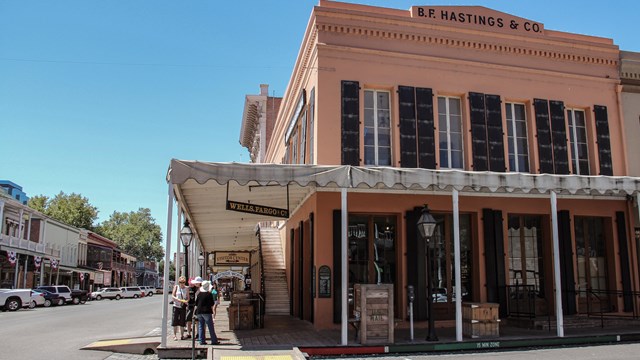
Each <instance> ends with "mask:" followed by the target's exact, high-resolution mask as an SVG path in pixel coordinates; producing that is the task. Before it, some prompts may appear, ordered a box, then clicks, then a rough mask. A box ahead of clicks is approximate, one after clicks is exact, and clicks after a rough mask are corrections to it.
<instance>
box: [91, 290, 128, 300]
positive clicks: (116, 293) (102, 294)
mask: <svg viewBox="0 0 640 360" xmlns="http://www.w3.org/2000/svg"><path fill="white" fill-rule="evenodd" d="M122 297H123V296H122V290H120V289H119V288H116V287H109V288H103V289H100V290H98V291H94V292H92V293H91V299H93V300H102V299H109V300H113V299H116V300H120V299H121V298H122Z"/></svg>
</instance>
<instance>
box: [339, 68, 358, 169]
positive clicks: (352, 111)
mask: <svg viewBox="0 0 640 360" xmlns="http://www.w3.org/2000/svg"><path fill="white" fill-rule="evenodd" d="M342 165H352V166H358V165H360V85H359V83H358V82H357V81H346V80H343V81H342Z"/></svg>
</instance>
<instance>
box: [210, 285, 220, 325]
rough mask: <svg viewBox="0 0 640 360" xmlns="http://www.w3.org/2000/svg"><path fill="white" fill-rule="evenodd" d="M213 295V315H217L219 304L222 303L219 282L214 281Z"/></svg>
mask: <svg viewBox="0 0 640 360" xmlns="http://www.w3.org/2000/svg"><path fill="white" fill-rule="evenodd" d="M212 286H213V288H212V289H211V295H212V296H213V317H214V318H215V317H216V312H217V311H218V304H220V294H219V293H218V284H217V283H212Z"/></svg>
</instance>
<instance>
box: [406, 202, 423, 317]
mask: <svg viewBox="0 0 640 360" xmlns="http://www.w3.org/2000/svg"><path fill="white" fill-rule="evenodd" d="M421 211H422V208H421V207H416V208H414V209H413V210H409V211H407V213H406V219H405V220H406V221H405V224H406V230H407V285H413V287H414V290H415V295H416V297H415V300H414V301H413V317H414V319H415V320H418V321H423V320H427V306H426V304H427V300H426V299H427V287H426V284H427V275H426V271H425V270H426V268H425V259H426V255H425V252H424V240H423V239H421V238H419V236H418V231H417V226H416V224H417V223H418V218H419V217H420V213H421Z"/></svg>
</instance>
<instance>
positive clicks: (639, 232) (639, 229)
mask: <svg viewBox="0 0 640 360" xmlns="http://www.w3.org/2000/svg"><path fill="white" fill-rule="evenodd" d="M635 233H636V239H637V240H640V227H637V228H636V231H635Z"/></svg>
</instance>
